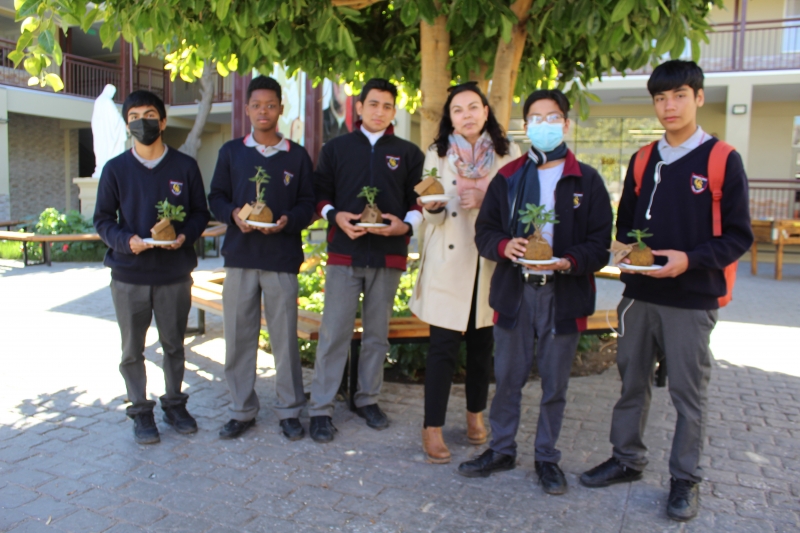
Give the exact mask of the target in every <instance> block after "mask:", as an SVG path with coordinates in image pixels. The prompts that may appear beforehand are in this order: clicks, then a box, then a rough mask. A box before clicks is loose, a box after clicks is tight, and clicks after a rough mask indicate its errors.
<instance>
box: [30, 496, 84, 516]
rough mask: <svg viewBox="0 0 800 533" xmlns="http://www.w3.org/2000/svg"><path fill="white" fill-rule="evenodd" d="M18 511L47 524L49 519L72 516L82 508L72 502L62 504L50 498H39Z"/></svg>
mask: <svg viewBox="0 0 800 533" xmlns="http://www.w3.org/2000/svg"><path fill="white" fill-rule="evenodd" d="M17 509H18V510H20V511H22V512H23V513H25V514H27V515H30V516H31V517H33V518H36V519H38V520H42V521H45V522H46V521H47V520H48V519H49V518H52V519H57V518H61V517H64V516H67V515H70V514H72V513H74V512H75V511H77V510H79V509H80V507H78V506H76V505H74V504H73V503H72V502H70V503H64V502H60V501H58V500H56V499H54V498H51V497H50V496H39V497H38V498H37V499H35V500H33V501H32V502H30V503H26V504H25V505H22V506H20V507H18V508H17Z"/></svg>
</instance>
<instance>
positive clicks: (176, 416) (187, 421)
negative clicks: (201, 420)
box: [161, 405, 197, 435]
mask: <svg viewBox="0 0 800 533" xmlns="http://www.w3.org/2000/svg"><path fill="white" fill-rule="evenodd" d="M161 409H163V410H164V422H166V423H167V424H169V425H170V426H172V427H173V428H175V431H177V432H178V433H181V434H183V435H189V434H190V433H197V421H196V420H195V419H194V417H193V416H192V415H190V414H189V411H187V410H186V406H185V405H176V406H173V407H164V406H163V405H162V406H161Z"/></svg>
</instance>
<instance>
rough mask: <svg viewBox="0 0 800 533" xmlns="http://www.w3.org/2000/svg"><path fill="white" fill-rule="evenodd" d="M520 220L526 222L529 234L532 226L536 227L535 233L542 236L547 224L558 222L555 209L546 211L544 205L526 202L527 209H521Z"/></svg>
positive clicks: (527, 233) (526, 229)
mask: <svg viewBox="0 0 800 533" xmlns="http://www.w3.org/2000/svg"><path fill="white" fill-rule="evenodd" d="M519 215H520V217H521V218H520V219H519V221H520V222H522V223H523V224H525V234H526V235H529V234H530V230H531V226H533V228H534V235H539V236H541V234H542V229H543V228H544V227H545V226H546V225H547V224H550V223H552V224H558V220H556V214H555V212H554V211H546V207H545V206H544V205H533V204H525V209H520V210H519Z"/></svg>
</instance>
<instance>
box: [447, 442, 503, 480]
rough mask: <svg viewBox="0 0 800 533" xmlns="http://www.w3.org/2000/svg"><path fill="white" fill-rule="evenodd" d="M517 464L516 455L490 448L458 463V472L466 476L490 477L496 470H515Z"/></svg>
mask: <svg viewBox="0 0 800 533" xmlns="http://www.w3.org/2000/svg"><path fill="white" fill-rule="evenodd" d="M516 466H517V458H516V457H514V456H512V455H505V454H502V453H497V452H495V451H494V450H492V449H491V448H489V449H488V450H486V451H485V452H483V453H482V454H480V455H479V456H478V457H476V458H475V459H472V460H471V461H466V462H464V463H461V464H460V465H458V470H457V472H458V473H459V474H461V475H462V476H465V477H489V476H490V475H492V474H494V473H495V472H505V471H506V470H514V468H515V467H516Z"/></svg>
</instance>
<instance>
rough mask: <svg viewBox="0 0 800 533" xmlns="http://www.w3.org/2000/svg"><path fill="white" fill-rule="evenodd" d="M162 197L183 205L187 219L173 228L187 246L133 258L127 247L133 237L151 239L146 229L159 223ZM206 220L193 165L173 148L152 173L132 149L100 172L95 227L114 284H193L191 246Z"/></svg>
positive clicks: (198, 177) (155, 250) (202, 192)
mask: <svg viewBox="0 0 800 533" xmlns="http://www.w3.org/2000/svg"><path fill="white" fill-rule="evenodd" d="M164 198H166V199H167V200H169V203H171V204H173V205H182V206H183V209H184V211H185V212H186V218H185V219H184V221H183V222H173V223H172V225H173V226H174V227H175V233H176V234H177V235H180V234H183V235H185V236H186V241H185V242H184V243H183V246H182V247H181V248H180V249H178V250H167V249H166V248H151V249H149V250H145V251H144V252H142V253H140V254H139V255H135V254H134V253H133V252H131V247H130V244H129V242H130V240H131V237H133V236H134V235H138V236H139V237H142V238H143V239H146V238H148V237H150V236H151V235H150V228H152V227H153V226H154V225H155V224H156V222H158V211H157V210H156V203H158V202H161V201H163V200H164ZM209 218H210V215H209V213H208V207H207V206H206V197H205V190H204V188H203V178H202V177H201V175H200V169H199V168H198V166H197V161H195V160H194V159H192V158H191V157H189V156H187V155H185V154H182V153H180V152H179V151H177V150H175V149H173V148H170V149H169V150H168V151H167V155H166V156H165V157H164V159H163V160H162V161H161V162H160V163H159V164H158V165H157V166H156V167H155V168H153V169H149V168H147V167H145V166H144V165H143V164H141V163H140V162H139V160H137V159H136V158H135V157H134V156H133V154H132V153H131V151H130V150H126V151H125V152H123V153H122V154H120V155H118V156H117V157H115V158H114V159H112V160H110V161H109V162H108V163H106V164H105V166H104V167H103V173H102V175H101V176H100V184H99V185H98V187H97V204H96V206H95V211H94V227H95V228H96V229H97V233H99V234H100V238H101V239H103V242H105V243H106V244H107V245H108V252H107V253H106V258H105V261H104V264H105V265H106V266H107V267H110V268H111V277H112V278H113V279H115V280H118V281H122V282H124V283H132V284H134V285H168V284H170V283H177V282H180V281H185V280H189V279H191V277H190V276H191V273H192V270H193V269H194V267H196V266H197V256H196V255H195V252H194V243H195V241H196V240H197V239H198V238H199V237H200V235H201V234H202V233H203V231H204V230H205V228H206V224H208V220H209Z"/></svg>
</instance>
